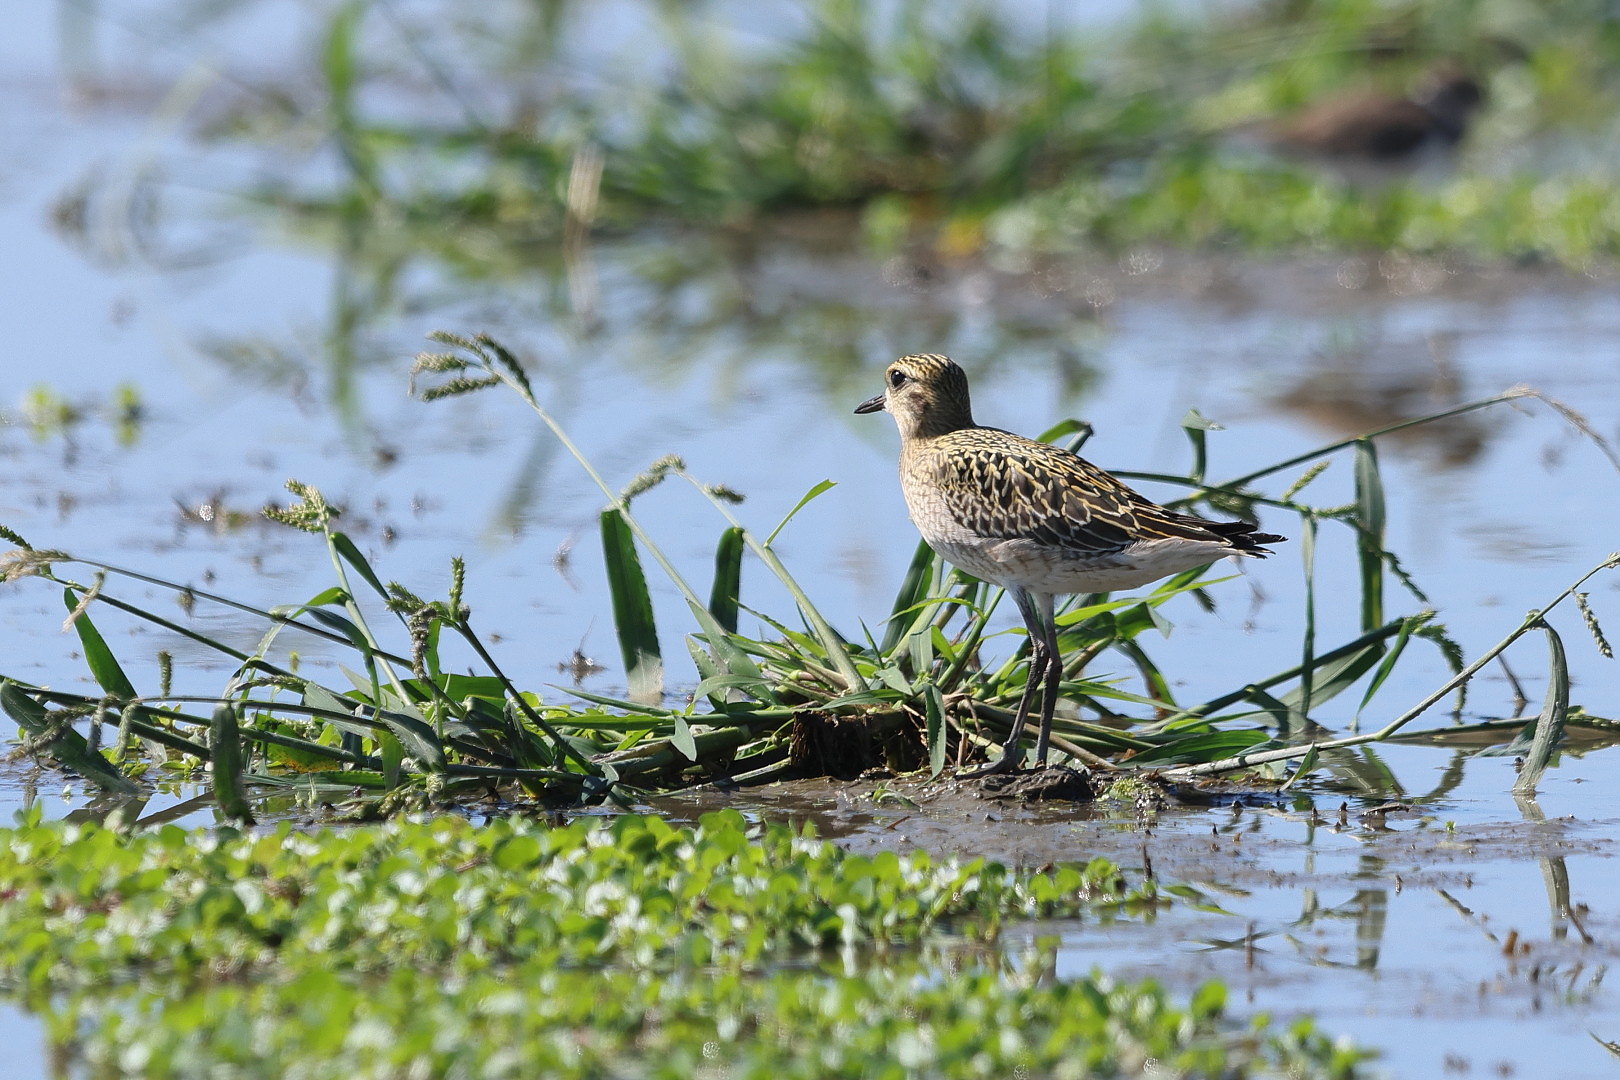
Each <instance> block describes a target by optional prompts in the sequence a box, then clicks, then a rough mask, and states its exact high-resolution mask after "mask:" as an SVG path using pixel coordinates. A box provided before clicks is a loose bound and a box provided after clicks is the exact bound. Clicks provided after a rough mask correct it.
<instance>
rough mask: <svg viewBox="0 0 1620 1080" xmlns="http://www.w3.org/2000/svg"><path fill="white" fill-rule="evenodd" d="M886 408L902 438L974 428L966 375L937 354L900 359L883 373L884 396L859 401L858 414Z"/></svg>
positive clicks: (950, 361)
mask: <svg viewBox="0 0 1620 1080" xmlns="http://www.w3.org/2000/svg"><path fill="white" fill-rule="evenodd" d="M879 409H885V410H887V411H888V412H889V414H890V415H891V416H893V417H894V422H895V423H896V424H897V425H899V428H900V434H901V436H902V437H905V438H913V437H916V436H919V435H920V436H925V437H926V436H932V435H943V434H945V433H946V432H948V431H956V430H957V429H959V428H965V427H972V426H973V407H972V405H971V404H970V402H969V400H968V384H967V375H966V374H964V373H963V371H962V369H961V368H959V367H957V366H956V361H954V360H952V359H951V358H950V357H948V356H940V355H938V354H937V353H920V354H916V355H912V356H902V357H901V358H900V359H898V360H896V361H895V362H894V363H892V364H890V365H889V367H888V369H887V370H886V371H884V373H883V393H881V394H879V395H877V396H876V397H874V398H870V399H868V400H866V401H863V402H861V403H860V404H859V405H857V406H856V407H855V411H856V412H858V413H869V412H877V411H878V410H879Z"/></svg>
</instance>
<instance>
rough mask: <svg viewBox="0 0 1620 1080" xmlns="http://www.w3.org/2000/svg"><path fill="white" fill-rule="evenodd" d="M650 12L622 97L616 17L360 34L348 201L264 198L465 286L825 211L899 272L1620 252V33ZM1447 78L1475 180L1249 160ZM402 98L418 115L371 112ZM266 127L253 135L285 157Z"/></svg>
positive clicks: (329, 54) (1382, 1)
mask: <svg viewBox="0 0 1620 1080" xmlns="http://www.w3.org/2000/svg"><path fill="white" fill-rule="evenodd" d="M391 10H392V9H390V11H391ZM636 10H637V11H639V15H637V16H636V18H639V19H640V20H642V33H641V34H640V35H639V36H638V35H630V36H629V37H628V38H627V40H626V42H625V45H624V51H625V53H626V54H627V55H625V56H623V57H621V58H620V59H619V60H618V61H617V62H616V63H614V64H610V65H609V66H612V67H613V68H614V70H611V71H609V70H603V69H602V65H603V63H604V62H603V61H601V60H600V59H593V60H591V61H589V62H586V61H582V60H581V59H580V58H579V57H577V56H573V55H571V53H570V47H569V43H570V42H571V41H573V40H574V37H575V36H576V35H577V34H578V33H581V32H582V31H581V30H580V27H581V26H582V25H584V24H585V21H586V16H587V14H588V8H587V6H586V5H582V4H570V3H567V2H564V0H554V2H552V3H547V4H541V5H526V6H521V7H519V8H517V9H512V8H495V9H492V12H493V13H489V14H486V15H484V16H482V17H479V18H476V19H474V18H471V17H463V18H460V19H451V18H440V17H436V18H437V21H436V22H435V23H434V25H432V26H431V27H429V26H425V25H424V26H422V27H418V28H417V30H416V31H415V33H416V36H415V37H414V38H410V40H412V41H415V42H418V43H419V44H420V43H422V42H426V41H428V40H429V39H431V55H432V57H433V60H432V62H431V63H429V61H428V60H426V59H424V57H425V56H426V55H427V52H426V50H425V47H418V48H417V49H416V50H415V51H414V52H410V51H407V52H406V53H405V54H404V55H403V56H402V55H400V54H399V48H398V35H397V34H381V33H376V34H368V33H367V32H366V31H367V28H368V25H369V24H370V23H371V22H372V21H382V22H389V23H391V22H392V21H396V20H397V19H398V17H399V16H398V15H397V13H394V14H391V15H390V20H381V19H380V17H379V16H377V15H375V14H374V13H372V12H371V11H370V10H369V7H368V5H366V4H363V3H361V4H354V3H351V4H345V5H343V6H342V7H341V8H340V9H339V11H338V13H337V14H335V15H334V16H333V18H332V21H331V24H330V26H329V28H328V30H327V33H326V36H325V40H324V41H323V42H322V43H321V47H320V49H319V50H318V55H319V66H320V69H321V82H322V85H323V86H324V87H325V93H324V98H323V99H322V100H320V101H319V102H315V101H311V102H308V103H307V106H306V111H305V114H304V119H305V120H306V121H308V122H313V123H317V124H319V125H321V126H324V128H325V131H326V133H327V134H328V135H329V136H330V137H331V138H332V139H333V141H334V142H335V144H336V146H337V147H338V149H339V151H340V161H341V162H342V164H343V166H344V168H343V175H344V177H346V179H345V180H343V181H342V182H341V183H340V186H339V187H338V188H336V189H333V190H325V191H310V190H307V189H304V188H300V187H297V186H296V185H294V184H293V183H291V182H290V181H289V182H287V183H286V184H283V185H282V186H280V187H279V188H276V189H275V190H271V191H267V192H265V193H264V194H265V195H266V197H267V198H268V199H269V200H270V201H271V202H272V203H274V204H275V205H277V206H280V207H282V208H287V209H294V210H297V211H299V212H300V213H301V214H304V215H314V216H316V217H321V216H324V215H327V214H330V213H331V212H332V211H334V210H339V211H343V212H344V213H345V214H346V215H360V216H364V217H367V218H369V219H371V220H373V221H375V222H378V223H380V224H381V225H383V226H385V227H390V228H393V229H400V228H405V229H407V230H421V231H422V232H424V233H426V234H428V235H429V236H437V237H438V238H439V240H440V241H441V243H440V244H438V245H436V246H438V247H439V248H440V250H441V251H442V252H444V257H446V258H453V259H455V260H456V261H457V262H458V263H462V264H466V263H468V262H475V263H476V262H478V261H479V255H478V253H479V252H480V251H485V252H487V251H488V250H489V249H490V248H503V247H509V246H510V245H513V244H517V245H535V244H540V245H546V244H550V243H552V242H554V241H558V240H561V241H565V242H568V243H577V241H578V240H579V239H580V238H582V237H583V236H584V235H585V234H586V232H587V231H589V230H596V231H598V232H602V231H607V232H624V231H629V230H636V229H640V228H643V227H645V226H648V225H656V224H665V225H668V224H682V225H696V226H702V227H710V226H722V227H726V228H732V229H735V228H744V227H753V226H756V225H759V224H761V223H766V222H773V223H780V222H783V221H793V220H795V219H798V218H802V216H803V215H804V214H805V213H806V212H815V213H817V214H819V215H820V216H822V217H823V218H825V219H826V221H827V222H828V223H829V224H832V225H833V226H834V228H835V231H836V230H837V229H843V230H845V231H846V232H847V231H848V229H849V227H850V223H851V219H850V217H849V214H850V213H853V214H854V215H856V217H855V221H857V222H858V224H857V225H856V226H855V227H856V230H857V234H858V235H863V236H864V237H865V239H866V241H867V242H868V243H869V244H874V245H876V246H878V247H880V248H890V247H895V246H899V245H903V244H907V243H913V242H921V243H924V244H926V245H930V246H932V247H933V248H934V249H936V250H938V251H940V252H942V253H944V254H947V255H958V254H966V253H972V252H976V251H979V250H982V249H984V248H985V247H987V246H999V247H1002V248H1009V247H1010V248H1013V249H1017V250H1024V249H1028V248H1036V249H1039V250H1050V249H1052V248H1054V247H1060V248H1073V247H1075V246H1080V245H1099V244H1100V245H1104V246H1114V245H1121V244H1140V243H1176V244H1184V243H1192V244H1199V245H1208V244H1223V245H1232V246H1235V247H1238V248H1243V249H1246V248H1250V247H1265V248H1276V247H1307V248H1321V249H1346V248H1349V249H1401V250H1408V251H1444V250H1452V251H1458V252H1462V253H1466V254H1470V255H1477V256H1481V257H1499V256H1508V257H1545V258H1549V259H1553V260H1557V261H1559V262H1562V263H1565V264H1569V265H1574V266H1581V265H1584V264H1585V263H1587V262H1589V261H1590V260H1591V259H1593V258H1595V257H1600V256H1612V255H1613V254H1615V253H1616V252H1620V211H1617V210H1616V209H1615V207H1616V204H1617V203H1620V200H1617V199H1616V198H1615V197H1614V196H1615V194H1616V186H1615V176H1616V172H1615V168H1614V166H1615V164H1616V162H1614V161H1613V160H1612V157H1613V155H1612V153H1611V152H1610V151H1609V149H1608V148H1609V147H1611V146H1612V145H1613V144H1614V140H1613V138H1612V136H1613V134H1614V119H1613V118H1614V117H1615V116H1616V115H1617V114H1620V108H1617V106H1620V76H1617V75H1616V72H1620V64H1617V63H1616V61H1617V60H1620V13H1617V12H1615V11H1614V10H1612V8H1611V5H1609V4H1606V3H1600V2H1597V0H1553V2H1547V3H1532V2H1529V0H1522V2H1518V0H1440V2H1437V3H1421V2H1417V0H1270V2H1262V3H1258V4H1253V5H1227V6H1221V7H1217V8H1213V9H1210V10H1209V11H1207V12H1206V11H1201V10H1182V9H1180V8H1175V7H1166V8H1158V7H1150V8H1148V9H1147V11H1146V12H1145V13H1141V14H1137V15H1134V16H1131V17H1128V18H1127V19H1126V21H1125V22H1124V23H1123V24H1121V25H1116V26H1105V27H1101V28H1099V27H1095V26H1089V25H1087V26H1069V25H1067V24H1064V23H1062V22H1059V21H1057V20H1055V19H1051V18H1048V19H1047V20H1046V21H1045V22H1044V23H1040V21H1039V20H1038V19H1037V20H1034V21H1035V22H1036V23H1037V24H1038V25H1033V26H1032V25H1029V23H1030V22H1031V20H1030V19H1029V18H1027V14H1028V13H1025V14H1026V17H1025V18H1023V19H1021V20H1020V19H1015V18H1014V17H1013V15H1012V14H1011V12H1013V11H1015V10H1016V7H1015V6H1013V5H997V4H988V3H975V2H972V0H962V2H959V3H954V4H949V5H940V4H934V3H924V2H923V0H899V2H897V3H896V4H892V5H869V4H862V3H856V2H854V0H814V2H813V3H810V4H808V5H807V10H806V12H805V17H804V19H803V20H802V22H803V25H802V27H799V28H796V29H795V28H790V27H786V26H784V28H783V29H782V31H781V36H779V37H775V38H772V39H769V40H762V39H761V37H760V36H758V35H752V36H750V35H743V34H740V33H736V32H732V28H729V27H727V26H726V25H725V24H724V17H725V16H724V13H723V12H722V11H721V10H720V9H719V8H717V7H716V6H713V5H709V4H702V3H698V4H673V3H652V2H649V3H647V4H645V5H643V6H641V7H639V8H637V9H636ZM442 14H443V13H440V16H442ZM390 43H392V44H391V45H390ZM642 54H646V55H642ZM1441 63H1444V64H1452V65H1459V66H1461V67H1462V68H1463V69H1465V70H1467V71H1469V72H1471V73H1473V75H1474V76H1475V77H1476V78H1477V79H1478V81H1479V82H1480V84H1481V85H1482V87H1483V88H1484V89H1485V92H1486V104H1485V108H1484V111H1483V113H1482V114H1481V115H1480V117H1479V119H1478V122H1477V123H1476V124H1475V125H1474V129H1473V130H1472V131H1471V132H1470V134H1469V137H1468V138H1467V140H1466V142H1465V144H1464V147H1463V152H1462V153H1461V155H1460V157H1459V158H1458V160H1457V161H1456V162H1455V163H1454V165H1453V167H1451V168H1450V169H1449V170H1447V171H1446V172H1445V173H1443V174H1438V175H1437V174H1433V173H1428V174H1414V175H1410V176H1394V177H1391V178H1388V179H1387V180H1385V181H1384V182H1381V183H1378V184H1373V185H1367V184H1351V183H1348V182H1346V181H1345V179H1344V177H1342V176H1340V175H1336V174H1335V173H1334V172H1332V171H1331V170H1323V169H1321V168H1317V167H1314V166H1312V165H1308V164H1304V163H1299V162H1290V161H1286V160H1283V159H1280V158H1278V157H1276V156H1273V155H1270V154H1265V153H1255V152H1253V151H1252V150H1248V151H1245V150H1241V149H1236V148H1234V145H1233V143H1234V136H1236V135H1239V134H1240V133H1241V132H1243V131H1244V130H1246V129H1248V128H1252V127H1253V126H1255V125H1257V124H1260V123H1262V122H1264V121H1266V120H1268V119H1274V118H1277V117H1279V116H1284V115H1286V114H1288V113H1289V112H1290V111H1291V110H1294V109H1297V108H1299V107H1302V106H1305V105H1307V104H1310V103H1312V102H1315V101H1319V100H1321V99H1323V98H1325V97H1329V96H1331V95H1333V94H1335V93H1345V92H1353V91H1356V90H1364V89H1369V88H1377V89H1380V90H1382V91H1384V92H1386V93H1389V94H1392V95H1400V94H1408V93H1411V92H1412V90H1413V88H1414V86H1416V85H1417V84H1418V83H1419V82H1420V80H1421V79H1422V77H1423V75H1424V73H1425V72H1426V71H1429V70H1431V69H1433V68H1434V66H1435V65H1436V64H1441ZM412 64H419V65H427V66H428V67H429V69H430V73H431V74H433V75H434V76H435V77H434V78H432V79H429V80H426V84H427V86H428V87H429V88H430V89H427V90H423V89H422V88H421V87H420V86H418V87H417V89H416V90H415V93H417V94H425V95H427V97H428V99H430V100H429V102H428V103H427V104H426V105H424V104H423V103H422V102H418V103H417V105H418V106H421V107H417V106H412V105H410V104H409V103H408V101H407V102H402V101H400V100H398V95H399V93H400V92H401V91H400V84H401V81H402V80H401V76H400V69H401V68H402V67H405V68H409V67H410V66H411V65H412ZM582 64H584V65H586V66H588V67H591V68H592V70H589V71H588V72H582V71H581V70H580V69H581V66H582ZM447 73H454V76H453V77H452V76H451V75H450V74H447ZM421 81H422V80H418V82H419V83H420V82H421ZM390 88H391V89H392V91H393V92H394V100H393V101H392V103H391V105H390V106H389V107H388V108H386V109H384V108H382V107H378V106H376V105H372V106H371V107H369V108H368V107H367V104H366V103H367V102H368V101H377V100H389V94H388V93H387V92H383V93H379V92H378V91H388V90H389V89H390ZM368 91H369V92H368ZM432 99H437V100H436V103H435V102H434V101H433V100H432ZM446 99H448V100H449V101H450V102H451V104H452V105H453V106H454V107H452V108H449V109H446V108H444V107H443V106H444V104H445V100H446ZM263 100H264V101H265V102H268V103H269V104H267V105H266V106H265V108H266V110H267V111H268V112H274V113H276V114H277V115H278V116H281V115H282V114H284V113H285V111H286V110H287V109H288V108H289V105H288V103H287V99H286V98H285V97H283V96H279V95H273V96H270V97H267V98H265V99H263ZM401 104H404V105H405V107H404V108H401V107H400V105H401ZM251 113H252V110H248V111H247V112H244V113H239V114H237V115H236V116H235V117H234V119H233V122H232V123H231V124H229V125H225V126H224V127H223V128H222V130H230V131H235V132H238V133H251V135H252V137H254V138H263V137H266V136H265V134H264V133H265V132H266V130H268V129H267V126H266V124H265V123H263V119H264V117H262V116H261V117H259V118H258V119H257V120H255V119H254V118H253V116H252V115H251ZM427 117H434V118H433V119H426V118H427ZM283 119H285V117H284V116H283ZM831 212H842V213H843V216H842V217H839V216H838V215H837V214H833V216H831V217H828V214H829V213H831ZM451 237H454V238H455V242H453V243H446V242H444V241H448V240H449V239H450V238H451ZM453 251H459V252H460V254H459V255H455V254H452V252H453ZM503 261H504V260H503ZM485 265H494V264H493V263H486V264H485ZM464 268H466V267H464Z"/></svg>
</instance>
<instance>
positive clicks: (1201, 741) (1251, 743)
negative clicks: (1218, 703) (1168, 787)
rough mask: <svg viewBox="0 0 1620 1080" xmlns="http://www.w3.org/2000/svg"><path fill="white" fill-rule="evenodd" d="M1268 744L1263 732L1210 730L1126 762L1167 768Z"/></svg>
mask: <svg viewBox="0 0 1620 1080" xmlns="http://www.w3.org/2000/svg"><path fill="white" fill-rule="evenodd" d="M1270 741H1271V736H1270V735H1268V734H1266V732H1264V731H1259V730H1256V729H1252V728H1251V729H1247V730H1243V731H1211V732H1208V733H1206V734H1203V735H1191V736H1188V737H1187V738H1184V739H1176V740H1173V741H1171V742H1167V743H1165V744H1164V745H1162V746H1156V747H1154V748H1153V749H1151V750H1143V751H1141V752H1140V753H1137V754H1133V755H1132V756H1131V757H1130V759H1129V761H1128V762H1127V763H1128V764H1130V765H1147V764H1153V765H1170V764H1174V763H1176V762H1202V761H1215V760H1218V759H1220V758H1223V757H1230V756H1231V755H1233V754H1240V753H1242V752H1243V751H1245V750H1252V749H1254V748H1255V747H1257V746H1260V745H1262V744H1264V743H1268V742H1270Z"/></svg>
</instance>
